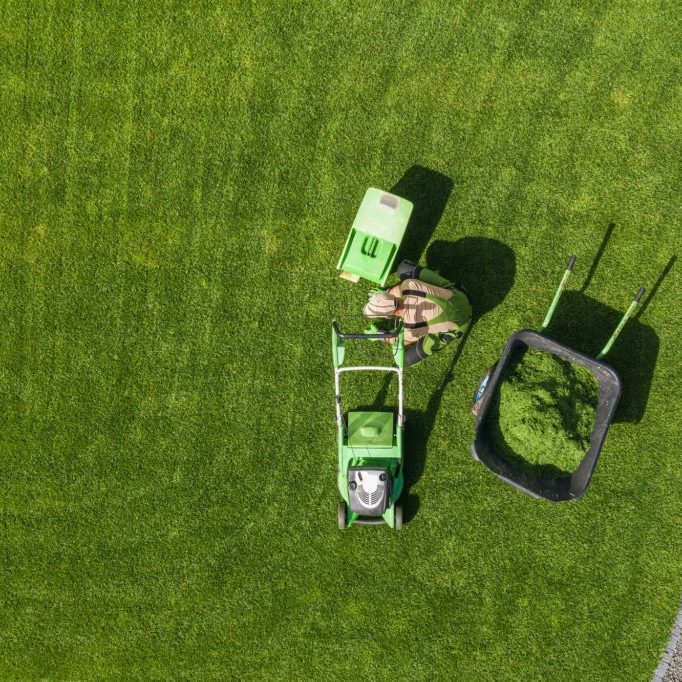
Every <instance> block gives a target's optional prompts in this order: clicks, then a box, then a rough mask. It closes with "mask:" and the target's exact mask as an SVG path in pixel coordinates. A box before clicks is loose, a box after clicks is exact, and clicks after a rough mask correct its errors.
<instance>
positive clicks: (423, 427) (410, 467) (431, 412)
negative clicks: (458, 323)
mask: <svg viewBox="0 0 682 682" xmlns="http://www.w3.org/2000/svg"><path fill="white" fill-rule="evenodd" d="M426 265H427V267H429V268H430V269H432V270H438V272H440V274H441V275H442V276H443V277H445V278H446V279H448V280H450V281H451V282H456V283H457V284H459V285H460V286H461V287H463V289H464V290H465V291H466V292H467V295H468V296H469V299H470V300H471V304H472V307H473V321H472V326H471V327H469V330H468V331H467V332H466V334H465V335H464V336H463V337H462V338H461V339H460V341H459V344H458V346H457V348H456V349H455V350H454V354H453V356H452V358H451V359H449V360H448V361H447V362H448V365H447V370H446V372H445V374H444V375H443V378H442V380H441V381H440V383H439V384H438V386H436V388H435V390H434V391H433V393H432V394H431V397H430V399H429V402H428V404H427V406H426V409H425V410H424V411H420V410H407V411H406V420H407V421H406V423H407V426H406V429H405V453H406V456H405V470H404V473H405V493H404V497H403V507H404V508H403V513H404V518H405V521H410V520H411V519H413V518H414V516H415V515H416V513H417V510H418V509H419V496H418V495H416V494H415V493H413V492H411V488H412V487H413V486H414V485H415V484H416V483H417V481H418V480H419V479H420V478H421V476H422V473H423V471H424V466H425V464H426V449H427V448H426V446H427V443H428V441H429V436H430V435H431V431H432V429H433V425H434V423H435V420H436V415H437V414H438V410H439V408H440V404H441V402H442V400H443V395H444V394H445V390H446V389H447V387H448V385H449V384H450V383H451V382H452V380H453V379H454V378H455V367H456V365H457V362H458V361H459V358H460V356H461V355H462V350H463V348H464V345H465V344H466V342H467V339H468V338H469V333H470V331H471V329H472V327H473V324H474V323H475V322H476V321H477V320H479V319H480V318H481V317H483V315H485V314H486V313H488V312H490V311H491V310H492V309H493V308H495V307H496V306H498V305H499V304H500V303H502V301H503V300H504V299H505V297H506V295H507V294H508V293H509V291H510V289H511V288H512V285H513V284H514V277H515V275H516V258H515V256H514V252H513V251H512V250H511V248H510V247H509V246H507V245H506V244H504V243H503V242H500V241H498V240H497V239H488V238H486V237H464V238H462V239H459V240H458V241H456V242H446V241H441V240H439V241H435V242H434V243H433V244H431V246H430V247H429V249H428V251H427V254H426ZM444 352H447V351H444ZM427 362H430V361H429V360H427Z"/></svg>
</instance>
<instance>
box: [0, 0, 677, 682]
mask: <svg viewBox="0 0 682 682" xmlns="http://www.w3.org/2000/svg"><path fill="white" fill-rule="evenodd" d="M99 5H100V3H92V2H80V1H79V2H53V1H51V0H46V1H45V2H29V1H28V0H23V1H22V0H9V1H4V2H2V13H1V16H2V24H1V26H0V48H1V50H0V69H1V75H0V88H1V91H2V94H1V96H0V136H1V139H2V145H1V146H0V286H1V287H2V296H1V297H0V323H1V324H0V410H1V414H2V429H1V430H0V457H1V459H0V521H1V526H0V528H1V534H0V537H1V538H2V540H1V545H0V546H1V551H0V676H2V677H3V678H7V679H37V678H51V679H92V678H111V679H131V678H144V679H216V680H217V679H235V680H293V679H314V680H328V679H338V680H347V679H352V678H356V677H362V678H363V679H369V680H383V679H411V680H429V681H430V680H444V679H447V680H454V679H456V680H524V681H526V680H547V679H552V680H569V679H580V680H608V681H612V680H627V681H628V682H630V681H632V680H648V679H649V678H650V676H651V673H652V672H653V670H654V668H655V667H656V665H657V663H658V658H659V655H660V654H661V653H662V650H663V647H664V645H665V643H666V641H667V639H668V636H669V631H670V627H671V624H672V622H673V619H674V615H675V613H676V611H677V608H678V605H679V598H680V593H681V592H682V559H681V558H680V557H682V535H681V534H680V532H679V526H680V519H681V518H682V495H681V494H680V490H681V489H682V471H681V468H680V449H679V443H680V440H681V438H682V429H681V427H680V423H681V421H682V401H681V400H680V390H681V388H682V380H681V379H680V370H681V362H680V359H681V357H682V353H681V352H680V349H679V343H680V329H681V328H682V327H681V322H682V315H681V314H680V304H679V291H680V287H681V285H682V281H681V275H680V272H681V270H682V268H681V267H680V265H679V263H678V264H677V265H676V266H674V267H672V268H671V269H669V272H667V276H665V277H664V278H662V279H660V278H661V275H662V274H664V271H665V270H666V265H667V264H668V263H669V262H670V259H671V257H673V256H674V255H676V254H677V253H679V252H680V249H681V247H682V237H681V220H680V215H681V209H682V199H681V197H682V170H681V168H682V167H681V165H680V158H681V156H682V88H681V86H680V82H681V76H682V68H681V61H680V52H679V45H680V41H681V39H682V30H681V28H680V22H679V6H678V5H676V3H669V4H665V3H663V4H659V3H653V2H647V1H645V0H637V1H636V2H628V3H626V2H622V3H603V2H598V3H591V4H586V3H578V2H573V3H571V2H521V1H517V2H508V3H492V4H490V5H489V7H487V8H486V6H485V4H484V5H482V4H481V3H479V2H472V1H467V2H458V3H445V2H440V1H436V0H434V1H433V2H424V3H412V2H403V1H396V0H391V1H390V2H388V1H387V2H364V1H363V2H355V3H348V2H340V1H336V0H334V1H332V0H325V2H317V3H315V2H308V3H300V2H260V3H256V2H253V3H250V2H232V3H228V2H223V3H216V2H193V3H189V2H187V3H184V4H183V3H164V2H134V3H133V2H130V3H107V4H106V7H107V8H106V9H103V8H101V7H99ZM498 5H499V6H498ZM369 186H377V187H380V188H384V189H391V188H395V191H397V192H398V193H402V194H403V195H404V196H408V197H409V198H411V199H412V200H413V201H415V203H416V209H415V219H414V221H413V223H412V224H411V225H410V228H409V230H410V231H409V234H408V236H407V238H406V247H407V252H406V253H405V255H406V256H410V257H412V258H418V257H420V258H421V262H423V263H427V262H428V263H429V264H431V265H432V266H438V267H440V269H441V272H442V273H443V274H445V275H448V276H451V277H453V278H455V279H458V280H459V281H461V282H462V283H463V284H464V285H465V286H466V287H467V288H468V289H469V290H470V291H471V292H472V294H473V298H474V305H475V306H476V312H477V316H478V320H477V321H476V323H475V325H474V326H473V328H472V331H471V334H470V336H469V338H468V339H467V341H466V343H465V345H464V346H463V347H462V349H461V353H459V354H456V353H455V352H454V351H453V350H452V349H448V350H447V351H446V352H444V353H442V354H441V355H440V356H438V357H436V358H434V359H433V360H431V361H429V362H428V363H426V364H424V365H421V366H418V367H415V368H413V369H410V370H409V372H408V373H407V375H406V399H407V408H408V416H409V422H408V448H407V457H408V458H409V464H408V467H409V468H408V472H407V475H408V482H409V484H410V490H409V496H408V498H407V502H406V505H407V507H408V512H409V514H408V515H409V516H410V521H409V523H407V524H406V527H405V529H404V530H403V531H402V532H401V533H395V532H391V531H390V530H388V529H386V528H381V529H377V528H354V529H351V530H350V531H348V532H339V531H338V530H337V529H336V505H337V501H338V499H339V498H338V492H337V490H336V450H335V428H334V421H333V419H334V404H333V381H332V369H331V367H332V365H331V347H330V321H331V318H332V316H333V315H335V314H338V316H339V318H340V319H342V320H348V322H345V323H346V324H348V325H353V324H355V325H360V324H361V323H362V322H361V320H359V319H358V318H357V317H355V318H354V317H353V314H356V313H357V312H358V311H359V307H360V305H361V303H362V301H363V299H364V296H365V294H366V291H367V288H368V286H369V285H367V286H364V285H355V286H354V285H351V284H349V283H348V282H343V281H341V280H339V279H338V278H337V273H336V271H335V265H336V261H337V259H338V256H339V254H340V251H341V248H342V246H343V243H344V239H345V238H346V235H347V233H348V230H349V227H350V224H351V222H352V219H353V217H354V214H355V211H356V210H357V207H358V206H359V203H360V201H361V199H362V196H363V194H364V191H365V189H366V188H367V187H369ZM611 225H613V227H609V226H611ZM605 235H607V237H609V239H608V244H607V245H606V248H604V249H603V250H601V251H600V244H602V240H603V239H604V236H605ZM572 253H575V254H577V256H578V264H577V266H576V270H575V273H574V276H573V278H572V279H571V280H570V282H569V287H570V290H569V291H567V292H566V294H565V297H564V299H563V300H562V302H561V304H560V307H559V309H558V311H557V315H556V318H555V320H554V321H553V322H552V325H551V326H550V328H549V330H548V333H549V334H550V335H552V336H555V337H556V338H559V339H561V340H563V341H565V342H568V343H571V344H574V345H575V346H576V347H578V348H580V349H581V350H584V351H587V352H590V353H596V352H597V351H598V350H599V348H600V346H601V344H602V343H603V341H605V340H606V337H608V334H609V333H610V328H611V327H612V326H615V322H616V321H617V319H618V316H619V314H620V311H621V310H623V309H624V308H625V307H626V306H627V304H628V302H629V300H630V298H631V296H632V295H633V294H634V293H635V291H636V290H637V288H638V287H639V286H640V285H643V286H646V287H647V288H648V289H649V290H651V288H652V287H654V285H655V284H656V282H657V280H658V281H659V286H658V287H657V291H656V295H655V296H654V297H653V298H650V299H649V300H648V301H647V302H646V303H645V304H644V306H643V307H642V308H641V310H642V313H641V315H640V316H639V317H638V318H637V319H636V320H635V321H634V322H632V323H631V324H630V326H629V327H627V328H626V330H625V331H624V332H623V334H622V336H621V338H620V339H619V340H618V342H617V345H616V346H615V347H614V349H613V351H612V353H611V354H610V355H609V361H610V362H611V363H612V364H613V366H614V367H615V368H616V369H617V370H618V372H619V373H620V374H621V376H622V378H623V382H624V392H623V399H622V402H621V406H620V408H619V412H618V414H617V416H616V419H615V422H614V424H613V426H612V428H611V430H610V432H609V436H608V438H607V441H606V445H605V448H604V450H603V452H602V457H601V460H600V462H599V464H598V466H597V469H596V472H595V476H594V479H593V481H592V484H591V486H590V488H589V489H588V491H587V493H586V495H585V496H584V498H583V499H581V500H580V501H578V502H575V503H567V504H561V505H551V504H549V503H547V502H542V501H538V500H533V499H531V498H530V497H527V496H525V495H523V494H521V493H520V492H518V491H516V490H514V489H513V488H511V487H508V486H505V485H503V484H502V483H500V482H499V481H497V480H496V479H495V477H494V476H493V474H492V473H491V472H489V471H488V470H487V469H486V468H485V467H484V466H482V465H481V464H479V463H476V462H475V461H473V459H472V458H471V456H470V444H471V441H472V438H473V430H474V424H473V419H472V417H471V415H470V413H469V407H470V401H471V397H472V394H473V392H474V390H475V388H476V385H477V382H478V380H479V379H480V377H481V376H482V375H483V374H484V373H485V371H486V370H487V368H488V367H489V366H490V365H491V364H492V363H493V362H494V361H495V359H496V358H497V357H498V356H499V354H500V353H501V351H502V348H503V346H504V343H505V340H506V338H507V337H508V335H509V334H511V333H512V332H513V331H515V330H517V329H519V328H522V327H525V326H531V327H532V326H535V325H538V324H539V323H540V322H541V320H542V318H543V316H544V312H545V308H546V306H547V305H548V303H549V301H550V299H551V297H552V294H553V289H554V287H555V286H556V284H558V281H559V279H560V277H561V273H562V271H563V269H564V267H565V262H566V260H567V259H568V257H569V256H570V255H571V254H572ZM600 254H601V258H600V259H599V263H598V265H597V267H596V269H595V268H591V265H592V264H593V262H594V261H595V257H596V256H598V255H600ZM590 273H591V276H589V277H588V275H590ZM588 279H589V287H588V288H587V289H586V290H584V291H581V289H582V288H583V284H584V283H585V282H586V281H587V280H588ZM372 352H374V351H372ZM347 385H348V386H349V390H350V393H349V394H348V397H349V400H353V399H357V400H358V401H362V400H367V401H373V400H374V399H375V397H376V394H377V391H378V392H379V393H380V395H383V392H384V389H385V386H384V385H383V384H381V383H380V382H379V384H377V385H374V386H372V385H365V384H362V382H361V385H359V386H357V387H354V388H352V389H351V388H350V384H347ZM362 391H365V392H366V393H367V395H366V396H361V395H360V393H361V392H362ZM388 395H389V397H391V395H392V394H391V393H390V392H389V394H388Z"/></svg>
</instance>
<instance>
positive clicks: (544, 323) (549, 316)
mask: <svg viewBox="0 0 682 682" xmlns="http://www.w3.org/2000/svg"><path fill="white" fill-rule="evenodd" d="M576 260H578V258H577V256H571V257H570V258H569V259H568V264H567V265H566V270H565V272H564V276H563V277H562V278H561V282H560V283H559V288H558V289H557V290H556V293H555V294H554V298H553V299H552V302H551V304H550V306H549V310H548V311H547V314H546V315H545V319H544V320H543V321H542V324H541V325H540V327H539V328H538V331H539V332H540V333H541V334H542V332H544V331H545V329H547V325H548V324H549V322H550V320H551V319H552V316H553V315H554V311H555V310H556V306H557V303H558V302H559V299H560V298H561V294H562V293H563V291H564V287H565V286H566V282H567V281H568V276H569V275H570V274H571V272H573V266H574V265H575V262H576Z"/></svg>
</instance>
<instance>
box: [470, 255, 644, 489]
mask: <svg viewBox="0 0 682 682" xmlns="http://www.w3.org/2000/svg"><path fill="white" fill-rule="evenodd" d="M575 261H576V257H575V256H572V257H571V259H570V260H569V261H568V266H567V267H566V271H565V272H564V276H563V278H562V280H561V283H560V284H559V288H558V289H557V291H556V294H555V295H554V299H553V300H552V303H551V305H550V307H549V310H548V311H547V315H546V316H545V319H544V321H543V323H542V325H541V327H540V328H539V329H538V330H537V331H534V330H532V329H522V330H521V331H518V332H516V333H514V334H512V336H510V337H509V339H508V340H507V345H506V346H505V349H504V351H503V353H502V357H501V358H500V360H499V361H498V362H497V364H496V365H494V366H493V367H492V368H491V369H490V370H489V371H488V373H487V374H486V375H485V377H483V379H482V380H481V383H480V384H479V386H478V389H477V391H476V394H475V396H474V402H473V405H472V412H473V413H474V414H475V415H476V435H475V438H474V443H473V445H472V448H471V452H472V455H473V457H474V459H477V460H478V461H480V462H483V464H485V465H486V466H487V467H488V468H489V469H490V470H491V471H493V472H494V473H496V474H497V475H498V477H499V478H500V479H501V480H502V481H504V482H505V483H509V484H510V485H513V486H514V487H516V488H518V489H520V490H522V491H523V492H525V493H527V494H528V495H531V496H533V497H544V498H545V499H547V500H550V501H552V502H564V501H566V500H575V499H578V498H579V497H581V495H582V494H583V493H584V492H585V490H586V489H587V486H588V485H589V483H590V480H591V478H592V473H593V472H594V468H595V466H596V464H597V460H598V459H599V454H600V453H601V449H602V446H603V445H604V440H605V439H606V434H607V432H608V430H609V426H610V424H611V420H612V419H613V416H614V414H615V412H616V408H617V407H618V401H619V400H620V394H621V381H620V378H619V376H618V374H617V373H616V371H615V370H614V369H613V368H612V367H610V366H609V365H607V364H606V363H605V362H603V361H602V358H603V357H604V356H605V355H606V353H608V351H609V350H610V348H611V346H612V345H613V343H614V341H615V340H616V338H617V336H618V335H619V334H620V332H621V330H622V329H623V327H624V326H625V323H626V322H627V321H628V319H629V318H630V316H631V315H632V312H633V310H634V309H635V307H636V306H637V303H638V302H639V300H640V299H641V298H642V295H643V294H644V289H643V288H642V289H640V290H639V291H638V292H637V295H636V296H635V298H634V300H633V301H632V303H631V304H630V306H629V308H628V309H627V311H626V312H625V314H624V315H623V317H622V318H621V320H620V322H619V323H618V326H617V327H616V329H615V330H614V331H613V334H611V337H610V338H609V340H608V341H607V343H606V345H605V346H604V348H603V349H602V350H601V352H600V353H599V354H598V355H597V356H596V358H592V357H589V356H587V355H584V354H583V353H580V352H578V351H576V350H574V349H573V348H569V347H568V346H565V345H563V344H562V343H559V342H558V341H555V340H553V339H550V338H549V337H547V336H545V335H544V334H543V332H544V330H545V329H546V328H547V326H548V325H549V322H550V320H551V319H552V316H553V315H554V310H555V308H556V306H557V303H558V302H559V298H560V297H561V293H562V292H563V290H564V287H565V286H566V281H567V280H568V277H569V275H570V273H571V272H572V270H573V266H574V265H575ZM526 349H534V350H537V351H541V352H544V353H551V354H552V355H555V356H557V357H559V358H561V359H562V360H566V361H568V362H570V363H574V364H577V365H581V366H583V367H585V368H586V369H588V370H589V371H590V372H591V373H592V375H593V376H594V378H595V379H596V382H597V386H598V398H597V407H596V414H595V420H594V426H593V429H592V434H591V436H590V441H589V446H588V448H587V451H586V452H585V455H584V457H583V459H582V461H581V462H580V464H579V465H578V466H577V468H576V469H575V470H574V471H573V472H571V473H570V474H566V475H559V476H556V477H549V476H542V475H534V474H533V473H531V472H529V471H528V470H526V469H525V468H523V467H521V465H520V464H518V463H516V462H513V461H511V460H508V459H506V458H504V457H502V456H501V455H500V454H499V453H497V452H495V450H494V448H493V446H492V443H491V442H490V438H489V436H488V429H487V428H486V426H487V424H488V420H489V419H490V418H491V410H490V407H491V404H492V401H493V397H494V395H495V392H496V390H497V388H498V386H499V384H500V382H501V381H502V380H503V376H504V372H505V369H506V367H507V366H508V364H509V362H510V359H511V358H512V357H513V356H514V354H515V353H518V352H519V351H524V350H526Z"/></svg>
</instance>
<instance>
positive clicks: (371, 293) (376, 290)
mask: <svg viewBox="0 0 682 682" xmlns="http://www.w3.org/2000/svg"><path fill="white" fill-rule="evenodd" d="M385 291H386V289H382V288H381V287H372V288H371V289H370V290H369V293H368V294H367V298H368V299H370V298H372V297H373V296H376V295H377V294H383V293H384V292H385Z"/></svg>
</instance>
